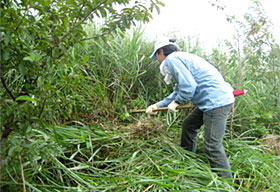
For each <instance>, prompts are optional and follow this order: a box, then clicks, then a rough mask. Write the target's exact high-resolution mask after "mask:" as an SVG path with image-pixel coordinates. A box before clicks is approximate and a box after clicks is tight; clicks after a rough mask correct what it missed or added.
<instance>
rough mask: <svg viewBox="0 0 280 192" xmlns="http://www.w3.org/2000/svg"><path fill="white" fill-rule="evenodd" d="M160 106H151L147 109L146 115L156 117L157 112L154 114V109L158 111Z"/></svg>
mask: <svg viewBox="0 0 280 192" xmlns="http://www.w3.org/2000/svg"><path fill="white" fill-rule="evenodd" d="M158 108H159V107H158V104H157V103H155V104H153V105H150V106H149V107H148V108H147V109H146V113H148V114H150V115H156V114H157V111H155V112H153V109H158Z"/></svg>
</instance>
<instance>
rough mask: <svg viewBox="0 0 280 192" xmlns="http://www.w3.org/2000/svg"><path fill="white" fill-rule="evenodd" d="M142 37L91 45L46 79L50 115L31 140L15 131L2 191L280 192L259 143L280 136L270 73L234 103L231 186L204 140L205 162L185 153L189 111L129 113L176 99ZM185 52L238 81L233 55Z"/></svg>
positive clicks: (270, 154) (271, 153) (248, 82)
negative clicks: (183, 133)
mask: <svg viewBox="0 0 280 192" xmlns="http://www.w3.org/2000/svg"><path fill="white" fill-rule="evenodd" d="M92 30H93V29H92V28H89V29H88V33H90V32H92V33H93V32H95V31H92ZM142 33H143V31H142V30H141V29H136V30H135V31H134V32H133V33H132V34H126V33H121V32H119V33H117V34H114V35H112V36H110V37H108V39H107V40H106V41H105V40H101V39H100V40H92V41H87V42H84V43H83V44H82V45H81V46H77V47H74V48H73V49H71V51H70V52H69V54H68V55H67V57H64V58H62V59H61V63H60V64H58V65H57V66H56V67H54V68H51V69H49V71H47V73H46V78H47V79H48V82H44V81H43V80H42V81H41V80H40V79H39V80H38V86H41V87H42V89H45V90H48V91H47V92H43V91H42V93H47V94H48V95H47V99H46V100H45V105H44V106H45V108H44V110H43V112H42V115H41V119H36V121H34V122H33V123H32V124H26V127H24V129H25V132H24V134H23V133H17V132H14V133H13V134H12V135H10V137H9V138H8V139H7V140H6V141H4V142H5V143H3V144H4V145H5V146H6V147H5V148H4V149H2V150H1V153H2V154H3V157H5V158H4V160H3V162H2V170H3V171H2V172H1V183H0V187H1V189H2V190H3V191H22V190H23V191H24V190H26V191H236V190H238V191H280V188H279V183H280V180H279V178H280V177H279V173H280V170H279V167H280V165H279V164H280V163H279V160H280V159H279V155H278V156H277V155H275V154H276V153H275V149H274V148H271V146H270V145H268V144H267V143H265V142H263V141H265V140H266V137H260V136H263V135H266V134H267V133H273V134H275V135H276V136H275V138H276V137H277V135H279V127H278V128H277V124H275V125H273V124H271V126H270V127H268V126H267V124H265V123H273V122H274V123H277V122H279V121H278V120H279V116H278V115H277V114H279V108H277V107H279V106H278V105H277V106H276V107H275V98H269V96H267V94H268V93H273V91H274V89H273V86H274V84H271V85H267V84H266V83H265V82H267V81H266V80H265V79H269V78H270V74H264V75H263V80H262V81H256V79H254V78H255V76H253V77H252V79H251V78H250V76H248V77H247V78H246V79H244V81H243V86H244V88H245V87H246V88H247V89H248V90H249V93H248V95H247V96H242V97H238V98H237V99H236V113H235V118H234V139H233V140H229V138H228V132H227V133H226V138H225V146H226V150H227V153H228V157H229V160H230V162H231V165H232V171H233V175H234V179H233V181H229V180H225V179H222V178H219V177H218V176H217V175H216V174H215V173H213V172H212V171H211V169H210V167H209V164H208V162H207V159H206V158H205V156H204V153H203V133H202V132H201V133H200V134H199V147H198V154H192V153H189V152H187V151H185V150H183V149H182V148H181V147H179V146H178V143H179V138H180V126H181V125H180V122H181V120H182V119H183V118H184V117H185V116H186V115H187V113H188V111H181V112H179V113H177V114H174V113H167V112H161V113H159V115H158V118H150V119H146V114H140V115H133V116H132V115H131V114H129V111H130V110H131V109H133V108H134V109H135V108H145V107H146V106H147V105H149V104H151V103H153V102H157V101H159V100H160V99H162V98H163V97H164V96H166V95H168V94H169V92H170V91H171V90H172V85H170V86H166V85H165V84H164V83H163V81H162V78H161V76H160V74H159V69H158V67H159V66H158V63H156V62H155V61H152V60H150V59H149V58H148V56H149V55H150V53H151V52H152V49H153V42H147V41H146V40H145V39H144V37H143V35H142ZM179 44H180V45H186V46H185V47H184V46H182V49H183V50H187V51H190V52H192V53H196V51H198V52H197V54H199V55H201V56H204V57H205V58H206V59H207V60H209V61H210V62H211V63H213V64H214V65H215V66H216V67H217V68H218V69H219V70H220V71H222V73H223V75H224V77H225V79H226V80H227V81H228V82H230V83H232V84H234V82H236V81H237V79H238V75H236V73H237V72H238V66H237V65H236V59H237V57H236V54H234V51H232V52H230V53H229V54H228V53H222V52H220V51H219V50H214V51H213V52H212V53H211V54H210V55H207V54H206V53H205V52H203V50H202V49H201V48H199V44H197V43H195V44H194V47H192V44H191V43H190V42H188V41H187V40H186V39H180V41H179ZM231 48H232V49H233V47H231ZM274 60H277V59H275V58H274ZM248 67H249V66H248ZM250 67H251V66H250ZM277 78H279V76H277V77H275V79H277ZM33 108H35V106H33ZM276 141H277V138H276Z"/></svg>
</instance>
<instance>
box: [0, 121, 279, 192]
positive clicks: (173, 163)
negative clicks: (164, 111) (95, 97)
mask: <svg viewBox="0 0 280 192" xmlns="http://www.w3.org/2000/svg"><path fill="white" fill-rule="evenodd" d="M179 132H180V130H179V129H177V128H175V127H171V128H170V129H169V130H168V131H167V127H166V126H165V125H164V126H163V124H162V123H161V122H160V120H159V119H146V120H141V121H139V122H138V123H137V122H135V124H129V125H126V126H124V125H121V126H120V125H119V126H117V125H110V124H107V125H106V126H105V125H103V126H102V125H100V124H95V125H93V126H86V125H82V124H81V125H80V126H67V127H64V126H49V125H47V126H46V127H45V128H43V129H41V130H40V131H39V130H37V129H33V130H30V132H29V134H28V137H26V138H25V140H23V139H22V138H21V137H19V136H16V135H14V136H13V137H12V138H11V143H10V144H9V146H10V147H9V148H7V149H6V150H7V154H8V157H7V159H6V160H5V163H4V167H5V172H2V173H1V178H2V180H1V188H2V190H3V191H19V190H21V189H23V181H22V178H23V177H22V176H23V175H24V185H25V187H26V189H27V190H28V191H170V190H171V191H235V190H236V189H238V190H240V191H279V190H280V188H279V182H280V180H279V171H280V169H279V167H280V166H279V157H276V156H274V155H273V154H270V153H268V152H266V148H265V147H264V146H263V145H260V140H258V139H257V138H249V139H247V138H242V137H241V138H237V139H235V140H232V141H228V150H229V151H228V154H229V159H230V161H231V164H232V171H233V175H234V181H235V183H232V182H231V181H227V180H223V179H221V178H219V177H218V176H217V175H216V174H215V173H213V172H212V171H211V170H210V167H209V165H208V163H207V160H206V158H205V157H204V155H203V153H199V154H192V153H189V152H187V151H185V150H183V149H182V148H181V147H179V146H178V143H177V140H178V139H176V135H178V134H180V133H179ZM170 135H171V136H170ZM172 135H173V136H172ZM15 143H16V144H17V145H20V146H21V147H18V146H15V145H14V144H15ZM200 144H201V143H200ZM23 154H24V155H23ZM19 155H21V159H20V158H19V157H20V156H19ZM21 172H22V174H23V175H22V174H21Z"/></svg>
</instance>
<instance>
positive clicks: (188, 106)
mask: <svg viewBox="0 0 280 192" xmlns="http://www.w3.org/2000/svg"><path fill="white" fill-rule="evenodd" d="M246 93H247V90H246V89H236V90H234V91H233V95H234V96H235V97H237V96H239V95H244V94H246ZM193 107H194V105H179V106H178V107H176V109H189V108H193ZM166 110H168V107H162V108H158V109H153V112H156V111H166ZM145 112H146V109H139V110H133V111H131V113H145Z"/></svg>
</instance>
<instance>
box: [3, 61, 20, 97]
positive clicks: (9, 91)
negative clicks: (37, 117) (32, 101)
mask: <svg viewBox="0 0 280 192" xmlns="http://www.w3.org/2000/svg"><path fill="white" fill-rule="evenodd" d="M0 79H1V82H2V85H3V87H4V88H5V90H6V91H7V93H8V94H9V95H10V97H12V99H13V100H14V101H15V100H16V98H15V96H14V95H13V93H12V91H11V90H10V89H9V88H8V86H7V85H6V82H5V79H4V76H3V72H2V62H1V61H0Z"/></svg>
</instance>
